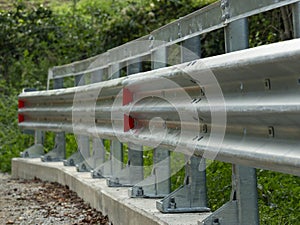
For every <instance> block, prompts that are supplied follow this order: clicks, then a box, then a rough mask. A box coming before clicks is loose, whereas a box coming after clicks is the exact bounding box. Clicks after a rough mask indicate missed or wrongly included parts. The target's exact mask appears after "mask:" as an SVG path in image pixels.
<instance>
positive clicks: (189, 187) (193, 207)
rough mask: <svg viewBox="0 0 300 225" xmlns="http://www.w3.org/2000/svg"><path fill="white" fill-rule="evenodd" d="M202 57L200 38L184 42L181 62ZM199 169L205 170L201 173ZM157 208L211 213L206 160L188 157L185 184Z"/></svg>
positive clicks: (168, 211)
mask: <svg viewBox="0 0 300 225" xmlns="http://www.w3.org/2000/svg"><path fill="white" fill-rule="evenodd" d="M200 55H201V42H200V37H199V36H196V37H193V38H190V39H187V40H185V41H183V43H182V48H181V62H190V61H193V60H196V59H199V58H200ZM200 163H201V165H200ZM199 168H201V169H203V170H201V171H199ZM156 208H157V209H158V210H159V211H161V212H164V213H175V212H203V211H209V210H210V209H209V208H208V207H207V194H206V172H205V159H202V160H201V158H198V157H195V156H191V157H189V156H186V165H185V181H184V184H183V185H182V186H181V187H179V188H178V189H176V190H175V191H174V192H172V193H170V194H169V195H167V196H166V197H165V198H163V199H162V200H160V201H157V202H156Z"/></svg>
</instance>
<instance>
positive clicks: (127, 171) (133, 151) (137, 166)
mask: <svg viewBox="0 0 300 225" xmlns="http://www.w3.org/2000/svg"><path fill="white" fill-rule="evenodd" d="M128 148H129V149H128V163H127V166H126V167H125V168H124V169H122V170H121V171H119V172H118V173H117V174H115V175H114V176H112V177H111V178H108V179H107V185H108V186H109V187H132V186H133V185H135V184H137V183H138V182H140V181H142V180H143V177H144V173H143V148H142V146H138V145H134V144H132V143H128Z"/></svg>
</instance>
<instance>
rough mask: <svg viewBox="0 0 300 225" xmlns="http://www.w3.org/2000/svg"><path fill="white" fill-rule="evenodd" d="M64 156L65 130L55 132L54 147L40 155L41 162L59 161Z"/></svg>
mask: <svg viewBox="0 0 300 225" xmlns="http://www.w3.org/2000/svg"><path fill="white" fill-rule="evenodd" d="M65 157H66V141H65V132H60V133H57V134H56V136H55V147H54V149H53V150H51V151H50V152H48V153H47V154H46V155H44V156H42V157H41V159H42V161H43V162H60V161H63V160H64V159H65Z"/></svg>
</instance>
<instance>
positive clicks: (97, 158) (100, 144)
mask: <svg viewBox="0 0 300 225" xmlns="http://www.w3.org/2000/svg"><path fill="white" fill-rule="evenodd" d="M103 80H105V76H104V69H100V70H97V71H95V72H93V73H92V76H91V83H98V82H101V81H103ZM93 154H94V155H93V157H94V165H95V167H94V169H92V170H91V175H92V178H106V177H109V176H111V174H112V169H111V160H108V161H106V162H105V154H106V150H105V146H104V140H102V139H99V138H98V137H97V138H93Z"/></svg>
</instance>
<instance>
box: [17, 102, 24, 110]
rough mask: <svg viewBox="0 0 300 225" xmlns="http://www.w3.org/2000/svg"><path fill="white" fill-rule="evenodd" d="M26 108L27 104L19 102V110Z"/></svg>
mask: <svg viewBox="0 0 300 225" xmlns="http://www.w3.org/2000/svg"><path fill="white" fill-rule="evenodd" d="M24 107H25V102H24V101H22V100H19V104H18V108H19V109H21V108H24Z"/></svg>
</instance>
